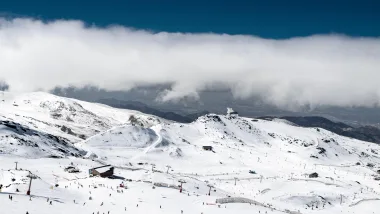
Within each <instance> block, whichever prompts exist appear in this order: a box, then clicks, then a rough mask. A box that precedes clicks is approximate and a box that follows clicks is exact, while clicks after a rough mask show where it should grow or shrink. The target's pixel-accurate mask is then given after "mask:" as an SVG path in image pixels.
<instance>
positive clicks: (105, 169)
mask: <svg viewBox="0 0 380 214" xmlns="http://www.w3.org/2000/svg"><path fill="white" fill-rule="evenodd" d="M114 169H115V168H114V167H112V166H111V165H106V166H100V167H96V168H92V169H89V170H88V173H89V175H90V177H92V176H100V177H102V178H108V177H111V176H113V174H114Z"/></svg>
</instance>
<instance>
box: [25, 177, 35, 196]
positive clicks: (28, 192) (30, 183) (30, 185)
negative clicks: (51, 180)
mask: <svg viewBox="0 0 380 214" xmlns="http://www.w3.org/2000/svg"><path fill="white" fill-rule="evenodd" d="M29 177H30V181H29V188H28V191H27V192H26V195H30V188H31V187H32V179H33V177H32V173H30V172H29Z"/></svg>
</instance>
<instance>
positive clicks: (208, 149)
mask: <svg viewBox="0 0 380 214" xmlns="http://www.w3.org/2000/svg"><path fill="white" fill-rule="evenodd" d="M202 148H203V150H206V151H212V146H202Z"/></svg>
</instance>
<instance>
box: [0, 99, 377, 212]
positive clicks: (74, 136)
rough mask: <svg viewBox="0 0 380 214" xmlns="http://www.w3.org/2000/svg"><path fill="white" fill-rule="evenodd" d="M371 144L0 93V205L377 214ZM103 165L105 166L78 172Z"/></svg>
mask: <svg viewBox="0 0 380 214" xmlns="http://www.w3.org/2000/svg"><path fill="white" fill-rule="evenodd" d="M379 153H380V146H379V145H377V144H374V143H371V142H364V141H359V140H355V139H351V138H347V137H343V136H339V135H336V134H334V133H332V132H329V131H326V130H324V129H321V128H317V127H316V128H303V127H299V126H296V125H294V124H292V123H290V122H288V121H286V120H278V119H270V120H260V119H252V118H245V117H240V116H238V114H237V113H236V112H233V110H232V109H229V111H228V113H227V114H226V115H216V114H208V115H205V116H202V117H200V118H198V119H197V120H196V121H194V122H192V123H189V124H182V123H177V122H172V121H168V120H165V119H161V118H158V117H156V116H152V115H147V114H143V113H141V112H137V111H131V110H125V109H116V108H111V107H109V106H105V105H101V104H96V103H88V102H83V101H79V100H75V99H69V98H63V97H58V96H54V95H51V94H47V93H43V92H35V93H27V94H13V93H2V92H1V94H0V187H1V188H0V189H1V190H0V213H1V214H16V213H17V214H25V213H29V214H51V213H57V214H59V213H62V214H63V213H65V214H66V213H81V214H86V213H88V214H92V213H95V214H96V213H99V214H103V213H110V214H114V213H136V214H139V213H141V214H145V213H165V214H166V213H168V214H169V213H170V214H171V213H173V214H182V213H184V214H187V213H191V214H194V213H195V214H196V213H198V214H201V213H203V214H214V213H215V214H216V213H218V214H223V213H225V214H227V213H228V214H230V213H239V214H240V213H241V214H245V213H247V214H248V213H250V214H251V213H271V214H272V213H273V214H274V213H304V214H307V213H321V214H322V213H323V214H338V213H358V214H366V213H368V214H371V213H380V211H379V210H378V207H380V189H379V187H380V186H379V184H380V156H379ZM16 165H17V168H16ZM104 165H107V166H108V165H109V166H108V167H104V168H100V169H96V170H97V171H99V173H102V172H101V171H102V170H103V171H104V170H106V169H110V167H113V168H114V175H113V176H111V177H107V178H106V177H104V176H90V175H89V174H90V171H91V170H90V169H92V168H95V167H100V166H104ZM94 170H95V169H94ZM91 173H93V171H91ZM30 182H31V183H30ZM30 184H31V188H30V195H27V191H28V189H29V185H30ZM181 185H182V188H181V187H180V186H181Z"/></svg>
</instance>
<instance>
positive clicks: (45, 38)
mask: <svg viewBox="0 0 380 214" xmlns="http://www.w3.org/2000/svg"><path fill="white" fill-rule="evenodd" d="M0 79H4V80H5V81H6V82H7V83H8V84H9V85H10V86H11V89H12V90H14V91H31V90H35V89H43V90H49V89H52V88H53V87H55V86H68V85H73V86H83V85H88V84H91V85H95V86H99V87H101V88H105V89H108V90H128V89H130V88H131V87H134V86H137V85H149V84H162V83H171V84H173V88H172V90H170V91H166V92H165V93H164V94H162V96H160V99H162V100H164V101H167V100H173V99H179V98H181V97H184V96H192V97H195V98H196V97H197V91H199V90H203V89H205V88H209V87H211V86H212V85H220V84H221V85H223V87H227V88H230V89H232V91H233V94H234V95H235V96H236V97H239V98H246V97H249V96H260V97H261V98H262V99H263V100H264V101H265V102H267V103H270V104H275V105H277V106H279V107H283V108H294V107H297V106H302V105H310V106H317V105H335V106H353V105H354V106H373V105H377V104H378V103H379V101H380V38H351V37H346V36H340V35H316V36H310V37H304V38H292V39H286V40H270V39H262V38H258V37H253V36H231V35H219V34H182V33H165V32H161V33H152V32H148V31H136V30H132V29H128V28H125V27H120V26H116V27H109V28H96V27H86V26H85V25H84V24H83V23H82V22H80V21H53V22H47V23H46V22H41V21H39V20H32V19H12V20H5V19H3V20H0Z"/></svg>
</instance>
